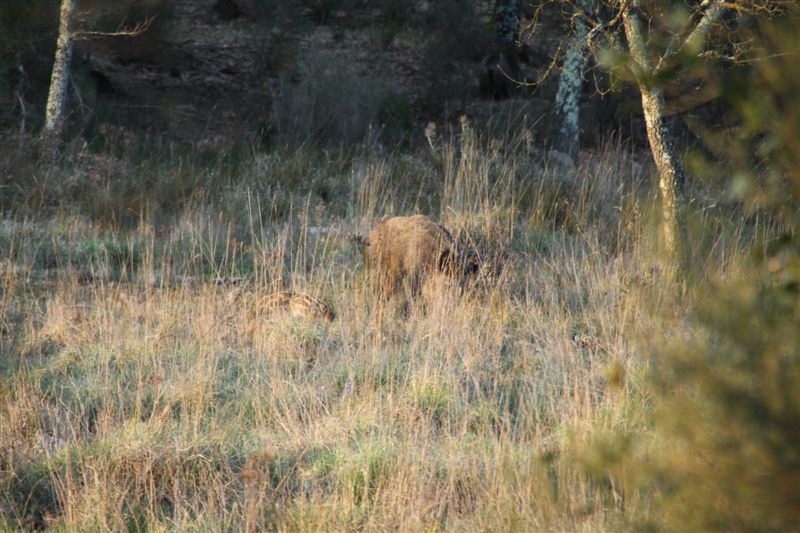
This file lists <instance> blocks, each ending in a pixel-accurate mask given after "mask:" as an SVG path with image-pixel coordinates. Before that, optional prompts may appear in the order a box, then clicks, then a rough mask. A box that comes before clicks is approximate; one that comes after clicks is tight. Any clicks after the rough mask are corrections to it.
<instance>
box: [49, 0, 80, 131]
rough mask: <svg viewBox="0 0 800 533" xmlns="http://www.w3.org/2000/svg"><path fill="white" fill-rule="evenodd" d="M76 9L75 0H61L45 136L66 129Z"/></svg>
mask: <svg viewBox="0 0 800 533" xmlns="http://www.w3.org/2000/svg"><path fill="white" fill-rule="evenodd" d="M74 9H75V0H61V14H60V17H61V20H60V22H59V26H58V42H57V44H56V57H55V62H54V63H53V74H52V77H51V78H50V92H49V94H48V96H47V115H46V117H45V123H44V132H45V136H47V137H50V138H51V139H57V138H59V137H60V136H61V132H62V130H63V129H64V109H65V108H66V101H67V92H68V88H69V67H70V63H71V61H72V34H71V31H70V20H71V19H72V12H73V11H74Z"/></svg>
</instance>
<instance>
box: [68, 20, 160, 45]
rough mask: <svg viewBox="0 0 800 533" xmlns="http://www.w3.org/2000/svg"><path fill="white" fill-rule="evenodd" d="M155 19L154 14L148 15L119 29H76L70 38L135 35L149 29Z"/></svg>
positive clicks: (84, 38) (83, 38) (82, 38)
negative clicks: (133, 23)
mask: <svg viewBox="0 0 800 533" xmlns="http://www.w3.org/2000/svg"><path fill="white" fill-rule="evenodd" d="M155 20H156V16H152V17H148V18H146V19H145V20H143V21H142V22H140V23H138V24H137V25H136V26H134V27H133V28H125V29H122V30H119V31H110V32H107V31H76V32H73V34H72V38H73V39H74V40H76V41H77V40H86V39H104V38H106V37H137V36H139V35H141V34H143V33H144V32H146V31H147V30H149V29H150V26H152V25H153V22H154V21H155Z"/></svg>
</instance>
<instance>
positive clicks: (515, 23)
mask: <svg viewBox="0 0 800 533" xmlns="http://www.w3.org/2000/svg"><path fill="white" fill-rule="evenodd" d="M519 11H520V0H497V4H496V8H495V14H494V39H495V44H496V45H497V47H498V48H499V49H500V51H501V52H502V53H505V54H508V53H510V52H511V51H512V50H513V49H516V47H517V41H519Z"/></svg>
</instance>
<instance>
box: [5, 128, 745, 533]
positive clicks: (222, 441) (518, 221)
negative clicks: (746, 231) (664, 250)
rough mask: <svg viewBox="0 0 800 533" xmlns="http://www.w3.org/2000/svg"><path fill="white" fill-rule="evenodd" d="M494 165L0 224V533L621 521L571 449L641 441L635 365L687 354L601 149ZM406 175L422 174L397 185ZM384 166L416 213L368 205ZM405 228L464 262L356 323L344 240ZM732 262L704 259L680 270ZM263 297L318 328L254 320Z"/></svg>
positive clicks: (561, 525)
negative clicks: (437, 231) (308, 301)
mask: <svg viewBox="0 0 800 533" xmlns="http://www.w3.org/2000/svg"><path fill="white" fill-rule="evenodd" d="M521 151H524V147H521V145H516V146H515V145H507V146H506V148H504V149H501V148H496V150H494V151H492V150H490V149H487V150H483V149H481V148H480V147H479V144H478V143H477V142H476V141H472V140H470V139H469V138H463V139H462V141H461V142H460V143H457V144H451V145H449V148H447V147H446V148H445V149H444V150H443V151H442V153H441V154H438V155H437V156H436V158H434V160H430V158H428V159H426V158H427V156H425V157H423V156H419V155H417V156H408V158H411V159H412V160H413V161H414V163H413V164H411V163H409V159H408V158H406V159H403V158H402V157H400V156H392V158H387V159H383V160H380V159H377V158H376V157H375V156H372V157H370V158H366V159H359V160H356V161H354V162H353V164H352V169H353V170H352V171H351V173H350V174H349V175H348V177H347V179H348V180H349V183H350V185H349V195H348V196H347V198H351V199H352V200H350V201H347V202H346V205H345V206H344V207H342V208H340V209H339V213H341V214H336V209H335V208H332V209H331V211H333V214H332V213H329V212H325V210H324V209H323V208H322V207H320V208H319V209H317V210H316V211H315V210H314V206H313V204H312V205H309V204H311V202H310V200H306V205H309V207H308V208H306V209H301V210H300V212H299V213H298V212H297V210H296V209H295V210H294V211H293V212H292V213H291V214H290V215H289V216H283V217H280V216H275V214H274V213H275V210H274V209H273V207H274V205H273V206H272V207H270V206H267V205H261V201H263V200H260V198H261V197H260V196H259V197H256V196H254V195H252V194H250V195H248V194H247V193H246V192H242V191H241V190H234V189H233V188H232V189H231V190H228V191H222V192H221V193H220V198H219V201H220V202H221V203H222V204H223V205H237V206H242V207H243V208H242V209H240V210H239V211H238V213H239V218H238V219H234V218H233V217H230V216H226V215H221V214H220V210H218V209H215V208H213V207H208V208H202V207H195V208H191V209H187V210H186V211H185V212H184V213H183V214H182V215H180V216H179V217H177V218H176V219H175V220H174V223H172V224H170V225H168V226H165V225H162V226H158V227H153V226H151V225H150V224H149V223H148V222H147V221H146V220H142V221H141V222H140V223H139V224H138V225H137V226H136V227H134V228H133V229H129V230H124V229H119V230H114V231H110V230H106V229H103V228H102V227H96V226H94V225H92V224H90V223H89V222H87V221H86V220H84V219H81V218H76V217H74V216H71V215H68V214H64V213H63V212H62V214H60V215H54V216H53V217H50V218H48V219H46V220H41V219H34V220H22V219H19V218H7V219H5V220H3V222H2V226H1V227H0V231H1V232H2V235H0V239H1V242H2V245H3V252H4V253H3V260H2V296H1V297H0V316H1V317H2V318H1V319H0V373H2V376H3V378H2V381H0V435H2V440H0V517H2V518H0V527H6V528H11V529H14V528H17V527H20V528H33V527H47V528H49V527H52V528H63V529H70V530H87V529H89V530H91V529H104V530H105V529H115V530H117V529H128V530H139V529H150V530H240V529H242V528H246V529H248V530H259V529H275V530H282V531H316V530H364V531H384V530H389V529H398V530H404V531H421V530H426V531H430V530H454V531H463V530H466V531H475V530H516V531H617V530H619V529H620V528H627V527H630V524H631V517H640V516H647V514H648V512H649V501H648V499H647V495H645V494H640V493H638V492H636V491H633V490H626V487H625V486H624V485H623V484H622V483H621V482H619V481H618V480H616V479H614V478H612V477H609V476H596V475H591V474H590V473H588V472H587V471H586V470H584V469H582V468H581V466H580V465H581V457H582V454H585V453H589V452H588V451H587V450H588V449H589V444H590V443H591V442H592V441H593V440H594V439H596V438H597V437H598V436H599V435H600V436H602V435H606V434H610V433H617V434H626V433H628V432H633V431H634V430H636V431H640V432H641V434H644V435H646V434H647V428H646V425H645V419H646V412H647V409H648V398H647V396H646V393H645V392H644V390H643V388H642V387H641V380H642V376H643V373H644V372H645V370H646V367H647V364H648V356H649V351H650V350H651V349H653V348H654V346H655V345H657V343H658V342H660V341H659V339H663V338H665V337H666V336H667V335H674V334H675V332H676V331H680V332H681V334H685V335H689V334H690V332H689V331H687V330H686V329H685V327H684V326H682V325H680V320H675V321H672V320H669V317H670V316H675V317H680V316H681V315H680V306H679V304H678V302H677V300H678V298H677V296H676V295H677V290H676V289H675V287H674V286H672V285H670V284H668V283H664V281H663V279H664V278H663V277H661V276H659V268H660V267H659V261H658V255H657V253H656V251H655V248H656V247H655V246H653V243H652V235H654V234H655V233H654V232H653V231H652V229H651V226H652V225H651V224H650V223H649V222H648V220H649V219H650V218H652V217H651V216H650V215H649V214H648V212H649V209H648V208H647V206H648V205H649V203H650V200H652V198H651V193H650V192H649V191H650V190H649V188H647V187H643V186H642V183H643V180H644V178H643V177H642V176H640V175H638V174H637V172H639V171H638V170H637V166H636V165H633V164H632V163H631V158H630V154H626V153H625V151H624V150H622V149H620V148H619V147H618V146H615V145H613V143H612V144H609V145H608V146H607V147H605V148H604V149H601V150H599V151H598V152H596V153H586V154H584V158H583V161H582V163H581V164H580V166H579V169H578V171H577V172H576V173H575V174H574V175H562V174H559V173H557V172H555V171H549V170H548V169H547V168H542V167H537V166H532V165H531V164H530V162H529V158H527V157H525V156H524V155H521ZM403 157H405V156H403ZM414 158H416V159H414ZM254 164H263V162H262V163H258V162H256V163H254ZM419 168H424V169H428V172H430V173H431V175H435V173H436V172H437V171H436V170H431V169H437V168H438V169H439V171H441V172H442V174H443V176H444V180H443V181H441V182H438V183H440V184H437V182H436V181H434V180H433V179H428V178H427V177H426V176H425V175H424V174H422V175H416V176H415V177H413V178H411V177H409V176H408V175H407V174H404V172H406V173H407V172H415V170H414V169H419ZM404 169H411V170H404ZM314 171H315V172H319V173H324V169H320V168H317V169H315V170H314ZM392 173H395V175H399V179H400V180H404V179H405V180H410V179H417V180H420V181H419V185H420V187H422V188H425V187H429V188H430V189H431V190H433V191H435V194H434V195H433V196H426V197H424V198H420V197H414V196H408V195H403V193H402V191H399V190H393V191H392V192H391V194H389V195H386V196H382V195H381V194H380V193H379V191H380V183H391V182H392V180H391V179H390V176H392ZM394 183H398V180H395V181H394ZM400 183H402V181H400ZM431 198H433V199H431ZM225 202H228V203H227V204H225ZM425 202H429V203H427V204H426V203H425ZM414 210H424V211H425V212H427V213H428V214H432V215H434V216H436V215H441V219H442V220H444V221H445V223H446V225H448V227H450V228H451V229H453V230H454V231H455V233H457V234H458V235H460V238H462V239H464V240H465V241H466V242H468V243H471V244H472V245H473V246H475V247H476V248H477V250H478V251H479V252H480V253H482V254H483V255H484V258H485V259H486V264H487V265H490V266H491V268H488V267H487V269H486V270H485V272H484V273H483V277H482V280H481V283H479V284H478V285H477V286H476V287H473V288H472V290H471V291H469V292H468V293H466V294H464V295H461V294H459V293H458V291H457V289H456V288H454V287H450V286H448V285H447V284H441V285H438V286H434V287H429V288H428V294H426V298H425V304H424V305H419V306H416V307H414V308H412V309H411V310H410V311H409V312H408V314H407V315H401V314H397V315H395V319H393V320H388V321H378V320H376V319H375V317H376V316H377V314H378V313H376V309H375V306H376V305H377V304H376V303H375V302H374V301H373V298H372V297H371V293H370V291H369V290H368V287H367V284H366V283H365V279H364V274H363V273H362V269H361V268H360V267H359V260H358V259H357V258H358V252H357V250H356V249H355V248H354V245H353V244H352V242H351V239H350V235H351V233H354V232H356V233H358V232H360V233H363V231H364V229H365V227H368V226H369V225H370V224H371V221H372V220H373V219H374V218H375V217H376V216H379V215H382V214H388V213H395V214H397V213H400V212H408V211H414ZM222 211H223V212H226V211H225V210H224V209H223V210H222ZM227 212H228V213H230V212H231V211H227ZM738 247H739V240H737V238H730V239H727V240H726V239H723V238H720V239H718V240H717V241H715V242H714V243H713V246H712V247H711V248H710V250H711V252H709V255H708V256H709V260H708V261H707V264H706V269H707V270H706V274H709V275H718V274H721V273H722V272H729V271H730V270H731V269H732V265H734V264H735V259H736V255H737V253H739V252H738ZM714 258H717V259H714ZM280 287H288V288H295V289H298V290H302V291H307V292H309V293H311V294H314V295H317V296H321V297H324V298H325V300H326V301H328V302H330V303H332V304H333V306H334V307H335V309H336V316H337V318H336V320H335V321H333V322H331V323H327V322H323V321H313V320H303V319H301V318H296V317H293V316H289V315H282V314H275V315H270V316H268V317H260V318H257V319H254V318H253V317H254V313H252V312H251V310H252V307H253V305H255V302H256V301H257V300H258V298H259V296H262V295H264V294H267V293H269V292H270V291H272V290H275V289H276V288H280ZM255 316H256V317H258V314H257V313H256V314H255ZM676 323H677V324H678V326H676ZM681 328H683V329H681ZM620 376H624V379H620Z"/></svg>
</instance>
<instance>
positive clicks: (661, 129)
mask: <svg viewBox="0 0 800 533" xmlns="http://www.w3.org/2000/svg"><path fill="white" fill-rule="evenodd" d="M633 4H634V5H633V6H628V7H626V8H625V11H624V12H623V23H624V25H625V37H626V38H627V40H628V48H629V50H630V54H631V58H632V59H633V61H634V63H635V71H636V81H637V83H638V86H639V91H640V92H641V93H642V110H643V112H644V119H645V124H646V127H647V139H648V141H649V143H650V151H651V152H652V154H653V160H654V161H655V164H656V169H658V174H659V188H660V189H661V210H662V215H663V219H664V246H665V247H666V249H667V252H668V253H669V254H670V255H671V256H672V257H673V259H674V260H675V262H676V265H677V266H678V268H679V269H680V268H681V267H682V263H683V242H682V239H681V237H680V236H681V220H680V215H681V210H682V203H683V188H684V182H685V181H686V180H685V176H684V172H683V167H682V166H681V163H680V161H679V160H678V157H677V155H676V153H675V148H674V146H673V144H672V138H671V137H670V134H669V130H668V129H667V126H666V123H665V122H664V95H663V93H662V92H661V90H660V89H658V88H653V87H650V83H651V80H650V78H651V76H652V74H653V68H652V66H651V65H650V60H649V59H648V56H647V52H646V50H645V46H644V37H643V35H642V29H641V25H640V22H639V15H638V13H637V8H638V2H636V1H634V2H633Z"/></svg>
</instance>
